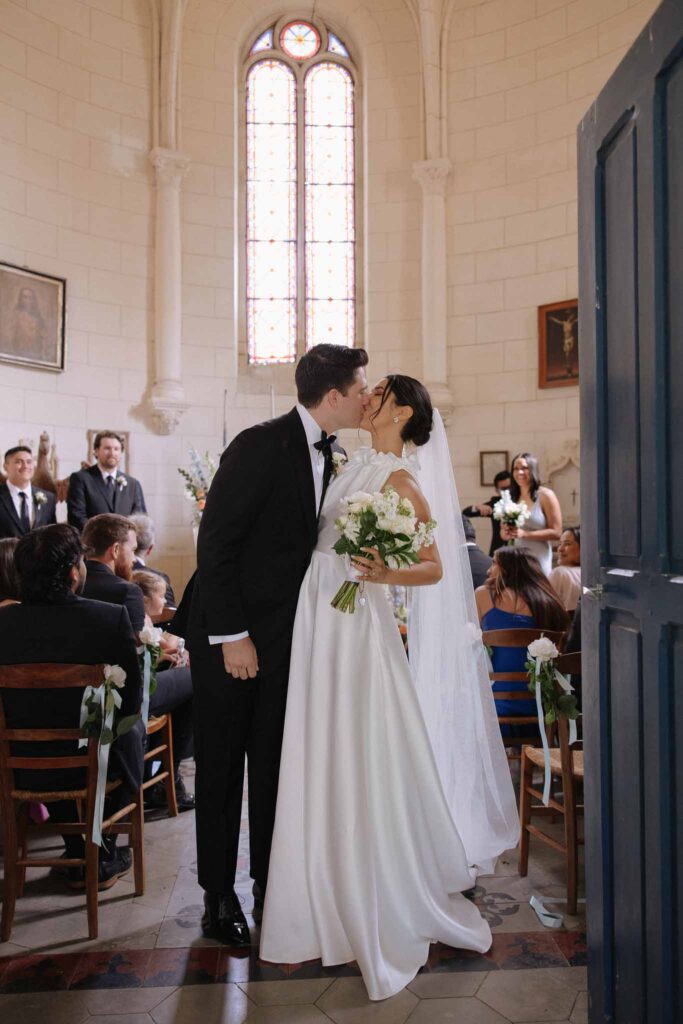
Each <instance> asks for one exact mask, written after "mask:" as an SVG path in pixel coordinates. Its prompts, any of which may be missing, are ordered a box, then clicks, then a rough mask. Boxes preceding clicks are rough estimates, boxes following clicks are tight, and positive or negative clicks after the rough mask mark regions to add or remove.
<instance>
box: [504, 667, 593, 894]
mask: <svg viewBox="0 0 683 1024" xmlns="http://www.w3.org/2000/svg"><path fill="white" fill-rule="evenodd" d="M556 665H557V668H558V669H559V670H560V672H562V674H563V675H577V676H578V675H581V654H580V652H579V653H576V654H562V655H560V657H559V658H558V659H557V662H556ZM558 689H559V685H558ZM556 733H557V738H558V741H559V747H555V748H553V749H551V751H550V771H551V773H552V775H553V778H555V779H557V778H559V779H561V784H562V792H561V794H560V795H561V797H562V800H561V802H560V800H558V799H557V798H556V797H555V795H553V794H551V797H550V802H549V804H548V806H547V807H545V806H544V804H543V803H542V800H543V793H542V792H541V790H539V789H537V788H536V787H535V786H534V784H533V774H534V770H535V769H536V768H540V769H541V770H543V750H542V749H541V748H539V747H523V748H522V768H521V779H520V787H519V823H520V828H521V832H522V835H521V839H520V844H519V873H520V875H522V876H523V877H524V876H525V875H526V874H527V870H528V866H529V840H530V837H531V836H535V837H536V838H537V839H540V840H541V841H542V842H544V843H546V844H547V845H548V846H552V847H553V849H554V850H557V851H558V852H559V853H563V854H564V855H565V858H566V863H567V913H568V914H575V913H576V902H577V888H578V866H579V845H580V844H581V843H582V842H583V839H581V838H580V837H579V834H578V816H579V814H580V813H583V804H579V803H578V802H577V793H578V790H579V789H580V787H581V786H582V784H583V750H581V749H577V746H571V747H570V745H569V722H568V719H567V718H565V716H564V715H561V716H560V717H559V718H558V720H557V725H556ZM532 798H533V799H535V800H537V801H538V802H539V804H538V805H537V804H532ZM539 805H540V806H539ZM557 813H559V814H561V815H562V817H563V819H564V843H561V842H559V841H558V840H557V839H555V838H554V837H553V836H549V835H548V834H547V833H546V832H543V831H542V830H541V829H539V828H536V826H535V825H532V824H531V815H532V814H545V815H553V816H554V815H555V814H557Z"/></svg>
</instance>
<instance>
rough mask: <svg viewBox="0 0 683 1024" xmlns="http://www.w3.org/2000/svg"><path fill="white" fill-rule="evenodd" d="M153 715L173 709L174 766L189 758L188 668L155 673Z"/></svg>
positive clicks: (190, 710)
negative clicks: (155, 684)
mask: <svg viewBox="0 0 683 1024" xmlns="http://www.w3.org/2000/svg"><path fill="white" fill-rule="evenodd" d="M149 711H150V714H152V715H164V714H166V712H167V711H171V712H172V717H171V723H172V730H173V761H174V764H175V766H176V768H177V767H178V765H179V764H180V762H181V761H182V760H184V758H186V757H192V676H191V674H190V669H189V668H169V669H162V670H161V671H160V672H157V688H156V690H155V691H154V693H153V694H152V696H151V697H150V699H149Z"/></svg>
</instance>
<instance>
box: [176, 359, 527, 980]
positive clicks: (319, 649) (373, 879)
mask: <svg viewBox="0 0 683 1024" xmlns="http://www.w3.org/2000/svg"><path fill="white" fill-rule="evenodd" d="M367 362H368V359H367V354H366V353H365V351H364V350H362V349H350V348H346V347H344V346H337V345H327V344H324V345H317V346H315V347H313V348H312V349H310V350H309V351H308V352H307V353H306V354H305V355H304V356H303V357H302V358H301V359H300V361H299V363H298V364H297V367H296V373H295V380H296V387H297V396H298V403H297V405H296V407H295V408H294V409H292V410H291V411H290V412H289V413H287V414H286V415H284V416H281V417H279V418H277V419H273V420H270V421H269V422H266V423H261V424H259V425H257V426H254V427H251V428H249V429H247V430H245V431H243V432H242V433H241V434H239V435H238V436H237V437H236V438H235V439H234V441H233V442H232V443H231V444H230V445H229V447H228V448H227V449H226V451H225V452H224V454H223V456H222V459H221V464H220V467H219V469H218V472H217V473H216V476H215V478H214V481H213V484H212V486H211V490H210V492H209V495H208V499H207V503H206V508H205V511H204V515H203V518H202V523H201V527H200V531H199V537H198V543H197V572H196V574H195V576H194V578H193V581H192V585H191V586H188V588H187V592H186V595H185V597H184V599H183V604H182V606H181V609H179V615H178V620H179V622H181V623H182V624H183V627H184V629H183V631H184V633H185V636H186V639H187V646H188V648H189V649H190V652H191V655H192V678H193V685H194V701H193V705H194V715H195V760H196V766H197V775H196V820H197V854H198V877H199V884H200V885H201V886H202V888H203V889H204V892H205V895H204V905H205V913H204V917H203V919H202V927H203V930H204V934H205V935H209V936H213V937H215V938H218V939H220V940H221V941H223V942H225V943H227V944H228V945H232V946H246V945H249V944H250V934H249V928H248V925H247V921H246V918H245V917H244V914H243V912H242V909H241V906H240V902H239V899H238V897H237V896H236V894H235V892H234V882H235V872H236V868H237V857H238V844H239V833H240V822H241V810H242V790H243V782H244V770H245V761H246V764H247V767H248V798H249V854H250V857H249V859H250V874H251V877H252V879H253V883H254V885H253V890H254V920H255V921H257V922H259V921H260V920H261V916H262V923H261V935H260V956H261V958H262V959H264V960H267V961H272V962H276V963H301V962H303V961H306V960H312V959H321V960H322V962H323V964H324V965H325V966H329V965H334V964H342V963H347V962H349V961H351V960H355V961H357V962H358V965H359V967H360V970H361V972H362V975H363V978H364V981H365V984H366V987H367V989H368V994H369V996H370V998H371V999H383V998H386V997H388V996H390V995H392V994H394V993H395V992H397V991H399V990H400V989H401V988H403V987H404V986H405V985H406V984H408V982H409V981H410V980H411V979H412V978H413V977H414V976H415V974H416V973H417V971H418V970H419V969H420V967H421V966H422V965H423V964H424V963H425V961H426V959H427V955H428V951H429V944H430V942H435V941H441V942H445V943H447V944H448V945H451V946H456V947H462V948H466V949H472V950H477V951H480V952H483V951H485V950H487V949H488V948H489V946H490V943H491V934H490V930H489V927H488V925H487V924H486V922H485V921H484V920H483V918H482V917H481V915H480V913H479V911H478V909H477V908H476V907H475V906H474V904H473V903H471V902H470V901H468V900H467V899H466V898H465V897H463V896H462V892H463V891H464V890H467V889H469V888H470V887H471V886H472V885H473V884H474V880H475V878H476V875H477V873H479V872H483V871H487V870H488V871H490V870H492V865H493V863H494V861H495V858H496V857H497V856H498V855H499V854H500V853H501V852H502V851H503V850H505V849H508V848H509V847H511V846H514V845H515V843H516V841H517V831H518V825H517V813H516V807H515V800H514V793H513V790H512V784H511V781H510V774H509V770H508V766H507V761H506V758H505V754H504V750H503V746H502V742H501V739H500V733H499V730H498V727H497V722H496V718H495V709H494V704H493V698H492V696H491V691H490V685H489V680H488V673H487V665H486V660H485V654H484V649H483V646H482V644H481V635H480V632H479V630H478V626H477V619H476V610H475V607H474V596H473V589H472V581H471V576H470V570H469V561H468V559H467V549H466V547H465V542H464V537H463V535H462V525H461V522H460V516H459V511H458V510H459V503H458V501H457V494H456V493H455V484H454V481H453V474H452V469H451V464H450V456H449V453H448V445H447V440H446V434H445V431H444V427H443V423H442V422H441V419H440V417H439V414H438V412H437V411H436V410H433V409H432V405H431V401H430V398H429V394H428V392H427V390H426V388H425V387H424V386H423V385H422V384H421V383H420V382H419V381H416V380H414V379H413V378H411V377H407V376H402V375H394V374H392V375H389V376H387V377H385V378H383V379H382V380H380V381H379V383H378V384H376V385H375V386H374V387H373V388H372V389H371V390H368V386H367V381H366V366H367ZM358 427H360V428H361V429H363V430H366V431H368V432H369V433H370V435H371V440H372V447H371V448H363V449H360V451H358V452H356V454H355V455H354V456H353V457H352V458H351V459H349V460H348V462H347V463H346V464H345V465H344V467H343V470H342V471H341V472H338V473H337V472H335V468H336V467H335V462H336V461H337V460H335V459H334V458H333V456H334V453H335V452H337V451H341V449H340V447H339V445H338V443H337V441H336V438H335V436H334V435H335V432H336V431H337V430H339V429H341V428H358ZM409 449H410V451H411V453H410V454H409V453H408V450H409ZM416 453H418V455H419V457H418V455H416ZM389 485H390V486H392V487H394V488H395V490H396V491H397V492H398V493H399V495H401V496H403V497H407V498H409V500H410V501H411V502H412V504H413V506H414V508H415V511H416V514H417V516H418V518H419V519H420V520H421V521H427V520H428V519H429V518H430V515H431V516H433V517H434V518H435V519H436V521H437V531H436V541H435V543H433V544H432V545H431V546H430V547H428V548H423V549H422V550H421V551H420V553H419V559H420V560H419V562H418V564H416V565H412V566H410V567H407V568H402V569H398V570H393V569H390V568H389V567H388V566H387V565H385V564H384V563H383V561H382V559H381V556H380V555H379V552H378V551H377V550H368V551H367V552H366V555H367V557H365V558H358V559H356V560H355V561H356V571H357V572H358V575H359V578H362V579H363V580H364V581H365V582H366V587H365V596H366V602H365V603H364V605H363V606H362V607H359V608H358V610H357V611H356V612H355V614H353V615H343V614H340V613H339V612H338V611H337V610H335V609H334V608H333V607H332V606H331V603H330V602H331V600H332V598H333V596H334V595H335V593H336V592H337V590H338V589H339V586H340V584H341V583H343V581H344V579H345V577H346V572H347V569H346V566H345V564H344V561H343V559H341V558H340V557H339V556H338V555H336V554H335V552H334V551H333V550H332V545H333V544H334V543H335V541H336V540H337V539H338V533H337V531H336V529H335V525H334V520H335V518H336V517H337V516H338V514H339V509H340V503H341V502H342V499H343V498H344V497H346V496H348V495H349V494H352V493H354V492H357V491H364V492H371V493H372V492H377V491H381V490H383V489H384V488H385V487H387V486H389ZM387 583H388V584H397V585H406V586H408V587H410V588H411V591H410V593H411V594H412V595H413V597H412V598H411V610H410V623H409V628H410V664H409V662H408V660H407V659H406V657H405V652H404V649H403V644H402V641H401V637H400V635H399V632H398V630H397V628H396V624H395V621H394V617H393V612H392V609H391V606H390V605H389V602H388V601H387V599H386V596H385V593H384V589H383V586H382V585H381V584H387Z"/></svg>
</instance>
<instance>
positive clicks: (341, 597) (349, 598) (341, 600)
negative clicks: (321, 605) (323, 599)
mask: <svg viewBox="0 0 683 1024" xmlns="http://www.w3.org/2000/svg"><path fill="white" fill-rule="evenodd" d="M358 587H359V584H358V583H352V582H351V580H347V581H346V582H345V583H342V585H341V587H340V588H339V590H338V591H337V593H336V594H335V596H334V597H333V598H332V601H331V602H330V604H331V605H332V607H333V608H336V609H337V611H338V612H349V614H350V615H353V613H354V612H355V610H356V594H357V592H358Z"/></svg>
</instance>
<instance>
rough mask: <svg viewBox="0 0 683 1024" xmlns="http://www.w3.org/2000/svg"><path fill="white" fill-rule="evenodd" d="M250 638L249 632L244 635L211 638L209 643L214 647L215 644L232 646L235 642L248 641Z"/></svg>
mask: <svg viewBox="0 0 683 1024" xmlns="http://www.w3.org/2000/svg"><path fill="white" fill-rule="evenodd" d="M248 636H249V633H248V632H246V631H245V632H244V633H233V634H232V635H231V636H210V637H209V643H210V644H211V646H212V647H213V646H214V644H232V643H234V642H235V640H246V638H247V637H248Z"/></svg>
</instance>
